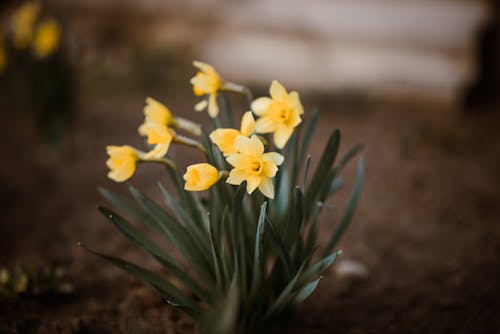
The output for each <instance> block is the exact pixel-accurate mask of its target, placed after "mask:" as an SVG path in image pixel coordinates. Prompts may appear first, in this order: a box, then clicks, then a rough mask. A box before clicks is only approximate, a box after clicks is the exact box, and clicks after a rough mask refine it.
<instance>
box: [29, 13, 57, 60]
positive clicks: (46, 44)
mask: <svg viewBox="0 0 500 334" xmlns="http://www.w3.org/2000/svg"><path fill="white" fill-rule="evenodd" d="M60 40H61V27H60V26H59V24H58V23H57V22H56V21H55V20H53V19H46V20H44V21H42V22H40V24H39V25H38V27H37V29H36V32H35V36H34V38H33V51H34V53H35V56H37V57H38V58H46V57H48V56H50V55H52V54H53V53H54V52H55V51H56V50H57V48H58V47H59V43H60Z"/></svg>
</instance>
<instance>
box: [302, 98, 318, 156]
mask: <svg viewBox="0 0 500 334" xmlns="http://www.w3.org/2000/svg"><path fill="white" fill-rule="evenodd" d="M318 114H319V110H318V108H314V110H313V112H312V113H311V117H310V118H309V121H308V122H307V127H306V132H305V134H304V139H303V140H302V147H301V148H300V153H299V157H300V161H304V158H305V156H306V153H307V148H308V147H309V142H310V141H311V137H312V134H313V133H314V129H315V128H316V123H317V121H318Z"/></svg>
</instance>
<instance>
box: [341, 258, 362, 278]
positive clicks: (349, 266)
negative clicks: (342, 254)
mask: <svg viewBox="0 0 500 334" xmlns="http://www.w3.org/2000/svg"><path fill="white" fill-rule="evenodd" d="M334 268H335V274H336V275H337V276H339V277H344V278H366V277H367V276H368V274H369V272H368V268H367V267H366V266H365V265H364V264H363V263H361V262H359V261H354V260H340V261H339V262H338V263H337V264H336V265H334Z"/></svg>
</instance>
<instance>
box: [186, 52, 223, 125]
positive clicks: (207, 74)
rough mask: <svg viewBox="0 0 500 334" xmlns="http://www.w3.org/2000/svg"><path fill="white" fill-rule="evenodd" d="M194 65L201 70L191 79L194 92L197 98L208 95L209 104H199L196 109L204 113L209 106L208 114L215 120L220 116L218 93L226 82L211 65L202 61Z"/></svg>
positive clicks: (204, 101)
mask: <svg viewBox="0 0 500 334" xmlns="http://www.w3.org/2000/svg"><path fill="white" fill-rule="evenodd" d="M193 65H194V66H195V67H197V68H198V69H199V70H200V71H198V73H196V75H195V76H194V77H192V78H191V84H192V85H193V92H194V94H195V95H196V96H204V95H208V103H207V101H206V100H203V101H201V102H199V103H197V104H196V105H195V107H194V109H195V110H196V111H202V110H204V109H205V108H206V107H207V105H208V114H209V115H210V117H212V118H215V117H217V115H218V114H219V106H218V105H217V93H218V92H219V91H220V90H221V89H222V87H223V85H224V81H223V80H222V78H221V77H220V76H219V74H218V73H217V72H216V71H215V69H214V68H213V67H212V66H211V65H209V64H206V63H202V62H200V61H194V62H193Z"/></svg>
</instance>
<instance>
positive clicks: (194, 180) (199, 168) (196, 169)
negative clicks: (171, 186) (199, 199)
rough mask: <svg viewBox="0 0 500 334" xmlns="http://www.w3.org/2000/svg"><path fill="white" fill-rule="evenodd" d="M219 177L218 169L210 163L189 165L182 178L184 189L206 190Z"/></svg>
mask: <svg viewBox="0 0 500 334" xmlns="http://www.w3.org/2000/svg"><path fill="white" fill-rule="evenodd" d="M219 178H220V174H219V171H218V170H217V168H215V167H214V166H212V165H210V164H207V163H201V164H195V165H191V166H189V167H188V168H187V171H186V174H184V180H185V181H186V183H185V185H184V189H185V190H188V191H203V190H207V189H208V188H210V187H211V186H213V185H214V184H215V183H216V182H217V181H219Z"/></svg>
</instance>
